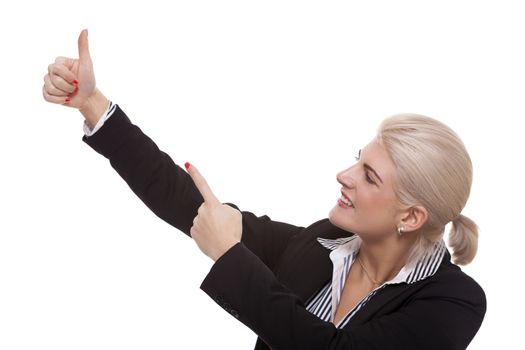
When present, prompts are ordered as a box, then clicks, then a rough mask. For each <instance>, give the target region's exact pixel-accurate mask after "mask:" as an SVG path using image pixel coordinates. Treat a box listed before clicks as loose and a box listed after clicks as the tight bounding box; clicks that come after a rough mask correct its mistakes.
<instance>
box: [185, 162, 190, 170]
mask: <svg viewBox="0 0 525 350" xmlns="http://www.w3.org/2000/svg"><path fill="white" fill-rule="evenodd" d="M184 166H185V167H186V170H188V169H189V168H190V163H188V162H186V163H184Z"/></svg>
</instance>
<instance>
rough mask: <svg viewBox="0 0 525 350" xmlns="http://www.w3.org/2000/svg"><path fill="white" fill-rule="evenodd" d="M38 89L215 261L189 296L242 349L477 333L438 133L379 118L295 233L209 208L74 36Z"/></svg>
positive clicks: (452, 343) (453, 189) (197, 184)
mask: <svg viewBox="0 0 525 350" xmlns="http://www.w3.org/2000/svg"><path fill="white" fill-rule="evenodd" d="M44 81H45V83H44V87H43V95H44V98H45V100H47V101H49V102H52V103H58V104H64V105H69V106H70V107H75V108H78V109H79V110H80V112H81V113H82V115H83V116H84V117H85V124H84V128H85V133H86V135H84V136H83V138H82V140H83V141H84V142H86V143H87V144H88V145H89V146H91V147H92V148H93V149H94V150H95V151H97V152H98V153H100V154H102V155H103V156H104V157H106V158H107V159H109V161H110V163H111V166H112V167H113V168H114V169H115V170H116V171H117V172H118V174H119V175H120V176H122V178H123V179H124V180H125V181H126V182H127V183H128V185H129V186H130V188H131V189H132V190H133V191H134V192H135V193H136V194H137V196H138V197H139V198H140V199H141V200H142V201H143V202H144V203H145V204H146V205H147V206H148V207H149V208H150V209H151V210H152V211H153V212H154V213H155V214H156V215H158V216H159V217H160V218H162V219H163V220H165V221H166V222H168V223H169V224H171V225H173V226H174V227H176V228H177V229H179V230H180V231H182V232H184V233H185V234H186V235H188V236H190V237H192V238H193V239H194V240H195V241H196V243H197V245H198V246H199V248H200V249H201V250H202V251H203V252H204V253H205V254H206V255H208V256H209V257H210V258H212V259H213V260H214V261H215V263H214V265H213V267H212V268H211V270H210V272H209V274H208V275H207V276H206V277H205V279H204V281H203V283H202V285H201V288H202V289H203V290H204V291H205V292H206V293H207V294H209V295H210V297H212V298H213V299H214V300H215V301H216V302H217V303H218V304H219V305H220V306H221V307H223V308H224V309H225V310H226V311H228V312H229V313H230V314H231V315H232V316H233V317H235V318H237V319H238V320H239V321H241V322H242V323H244V324H245V325H246V326H248V327H250V328H251V329H252V330H253V331H254V332H255V333H256V334H257V335H258V336H259V337H258V339H257V343H256V345H255V348H256V349H403V350H406V349H418V350H421V349H439V350H444V349H465V348H466V347H467V346H468V344H469V343H470V341H471V340H472V338H473V337H474V335H475V334H476V332H477V331H478V329H479V327H480V325H481V323H482V321H483V318H484V315H485V310H486V299H485V294H484V292H483V290H482V289H481V287H480V286H479V285H478V284H477V283H476V282H475V281H474V280H473V279H472V278H470V277H469V276H467V275H466V274H465V273H464V272H462V271H461V269H460V268H459V267H458V266H457V264H461V265H464V264H468V263H469V262H471V261H472V259H473V258H474V256H475V255H476V249H477V227H476V225H475V223H474V222H473V221H471V220H470V219H468V218H467V217H466V216H464V215H462V214H461V211H462V209H463V207H464V206H465V204H466V201H467V199H468V197H469V192H470V186H471V182H472V166H471V161H470V158H469V155H468V153H467V151H466V149H465V147H464V145H463V143H462V142H461V140H460V139H459V138H458V136H457V135H456V134H455V133H454V132H453V131H452V130H451V129H450V128H448V127H447V126H446V125H444V124H442V123H440V122H438V121H436V120H434V119H431V118H428V117H425V116H420V115H411V114H407V115H396V116H393V117H390V118H387V119H386V120H384V121H383V123H382V124H381V125H380V127H379V130H378V133H377V135H376V136H375V137H374V138H372V140H371V141H370V143H368V144H367V145H366V146H365V147H364V148H363V149H362V150H361V151H360V153H359V156H358V157H357V161H356V163H355V164H353V165H351V166H349V167H348V168H347V169H344V170H343V171H341V172H339V173H338V174H337V176H336V179H337V181H338V182H339V183H340V184H341V196H340V198H338V199H337V204H336V205H335V206H334V207H333V208H332V209H331V210H330V212H329V214H328V218H324V219H322V220H318V221H316V222H314V223H313V224H311V225H310V226H308V227H300V226H295V225H291V224H287V223H283V222H277V221H273V220H271V219H270V218H269V217H268V216H266V215H263V216H256V215H254V214H253V213H251V212H249V211H239V210H238V208H237V207H236V206H235V205H233V204H229V203H228V204H222V203H221V202H220V201H219V200H218V199H217V197H215V195H214V194H213V192H212V190H211V189H210V187H209V186H208V184H207V182H206V180H205V179H204V177H203V176H202V175H201V174H200V173H199V171H198V169H197V168H196V167H195V166H192V165H190V164H189V163H187V164H185V165H186V170H187V171H185V170H184V169H183V168H181V167H180V166H179V165H177V164H175V163H174V162H173V161H172V159H171V158H170V157H169V156H168V155H167V154H166V153H164V152H163V151H161V150H159V149H158V147H157V146H156V145H155V143H154V142H153V141H152V140H151V139H150V138H149V137H148V136H146V135H145V134H144V133H143V132H142V131H141V130H140V128H138V127H137V126H136V125H134V124H133V123H132V122H131V121H130V119H129V118H128V117H127V116H126V114H125V113H124V111H123V110H122V109H121V108H120V107H119V106H117V105H115V104H113V103H111V102H110V101H108V100H107V99H106V97H104V95H103V94H102V93H101V92H100V91H99V90H98V89H97V88H96V84H95V76H94V72H93V66H92V62H91V58H90V55H89V50H88V42H87V31H83V32H82V33H81V35H80V37H79V58H78V59H69V58H62V57H59V58H57V60H56V61H55V63H53V64H51V65H50V66H49V71H48V74H46V75H45V78H44ZM450 222H451V223H452V225H451V232H450V239H449V247H450V249H451V251H452V256H451V254H450V253H449V249H448V248H447V246H446V244H445V242H444V241H443V234H444V229H445V225H447V224H448V223H450Z"/></svg>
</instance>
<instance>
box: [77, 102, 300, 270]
mask: <svg viewBox="0 0 525 350" xmlns="http://www.w3.org/2000/svg"><path fill="white" fill-rule="evenodd" d="M82 141H84V142H85V143H86V144H88V145H89V146H90V147H91V148H93V149H94V150H95V151H96V152H98V153H99V154H101V155H103V156H104V157H105V158H107V159H108V160H109V162H110V164H111V166H112V167H113V169H115V171H116V172H117V173H118V174H119V175H120V176H121V177H122V179H124V181H126V183H127V184H128V186H129V187H130V188H131V190H132V191H133V192H134V193H135V194H136V195H137V196H138V197H139V198H140V200H141V201H142V202H144V204H145V205H146V206H147V207H148V208H149V209H150V210H151V211H153V213H155V215H157V216H158V217H159V218H161V219H162V220H164V221H165V222H167V223H168V224H170V225H172V226H174V227H175V228H177V229H179V230H180V231H182V232H184V233H185V234H186V235H187V236H190V228H191V226H193V219H194V218H195V216H196V215H197V213H198V209H199V207H200V205H201V204H202V202H203V201H204V199H203V197H202V195H201V194H200V192H199V190H198V189H197V187H196V186H195V184H194V182H193V179H192V178H191V177H190V175H189V174H188V173H187V172H186V170H185V169H183V168H181V167H180V166H179V165H177V164H175V162H174V161H173V160H172V159H171V157H170V156H169V155H168V154H167V153H165V152H163V151H162V150H160V149H159V148H158V147H157V145H156V144H155V142H153V140H152V139H151V138H149V137H148V136H147V135H146V134H144V133H143V132H142V130H141V129H140V128H139V127H138V126H136V125H134V124H133V123H132V122H131V120H130V119H129V118H128V117H127V115H126V114H125V113H124V111H123V110H122V109H121V108H120V107H119V106H118V105H117V106H116V110H115V112H114V113H113V115H112V116H111V118H109V119H108V120H107V121H106V122H105V123H104V125H103V126H102V127H101V128H100V129H99V130H98V131H97V132H96V133H95V134H93V135H92V136H89V137H88V136H86V135H84V136H83V137H82ZM225 204H228V205H230V206H232V207H234V208H236V209H239V208H238V207H237V206H236V205H235V204H232V203H225ZM241 213H242V220H243V235H242V242H243V243H245V245H246V246H247V247H249V249H251V250H252V251H253V252H254V254H256V255H257V256H258V257H259V258H260V259H261V260H262V261H263V262H264V263H265V264H267V265H268V267H270V268H273V267H274V266H275V265H276V262H277V261H278V259H279V257H280V255H281V253H282V251H283V250H284V248H285V247H286V245H287V243H288V241H289V239H290V238H291V237H292V236H294V235H296V234H298V233H300V232H301V231H302V230H303V229H304V227H301V226H294V225H290V224H286V223H283V222H279V221H273V220H271V219H270V218H269V217H268V216H267V215H263V216H256V215H255V214H253V213H251V212H248V211H241ZM190 237H191V236H190Z"/></svg>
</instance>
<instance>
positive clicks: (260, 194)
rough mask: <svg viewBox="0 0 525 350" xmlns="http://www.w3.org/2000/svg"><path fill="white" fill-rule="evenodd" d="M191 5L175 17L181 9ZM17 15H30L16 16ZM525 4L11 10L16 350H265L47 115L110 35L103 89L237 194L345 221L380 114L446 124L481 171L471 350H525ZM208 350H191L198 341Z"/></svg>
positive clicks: (5, 145) (199, 260)
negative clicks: (477, 324) (344, 209)
mask: <svg viewBox="0 0 525 350" xmlns="http://www.w3.org/2000/svg"><path fill="white" fill-rule="evenodd" d="M168 3H169V5H168ZM7 4H9V5H7ZM520 5H521V4H520V2H519V1H502V0H497V1H457V0H456V1H433V2H430V1H366V2H357V1H353V2H352V1H305V0H302V1H284V0H279V1H273V0H272V1H269V0H266V1H257V2H255V1H246V0H244V1H231V0H223V1H171V2H167V1H166V2H161V1H156V0H150V1H147V2H144V1H140V2H136V3H134V2H132V1H127V2H122V3H118V2H111V1H83V2H73V1H69V2H68V1H54V0H48V1H32V2H27V1H26V2H24V1H17V2H3V3H2V5H0V44H1V48H2V49H1V54H0V73H1V74H0V78H1V84H0V99H1V100H0V101H1V107H2V112H1V114H0V118H1V124H0V126H1V137H0V159H1V172H0V180H1V181H0V195H1V197H0V198H1V202H0V205H1V211H0V218H1V220H0V348H1V349H179V348H190V347H191V348H196V349H209V348H214V349H251V348H253V345H254V343H255V338H256V337H255V334H254V333H253V332H252V331H251V330H249V329H248V328H246V327H245V326H244V325H243V324H241V323H239V322H238V321H237V320H235V319H234V318H233V317H231V316H230V315H229V314H227V313H226V312H225V311H224V310H223V309H222V308H220V307H219V306H218V305H217V304H216V303H215V302H214V301H213V300H212V299H210V298H209V297H208V296H207V295H206V294H205V293H204V292H202V291H201V290H200V289H199V286H200V283H201V281H202V280H203V279H204V277H205V275H206V274H207V272H208V271H209V269H210V267H211V266H212V261H211V260H210V259H208V258H207V257H206V256H204V255H203V254H202V253H201V252H200V250H199V249H198V248H197V246H196V245H195V244H194V242H193V241H192V240H191V239H189V238H187V237H185V236H184V235H183V234H182V233H181V232H180V231H177V230H176V229H174V228H172V227H171V226H169V225H168V224H166V223H165V222H163V221H162V220H160V219H159V218H157V217H156V216H155V215H154V214H153V213H151V212H150V211H149V210H148V209H147V207H145V206H144V205H143V204H142V202H141V201H140V200H139V199H138V198H137V197H136V196H135V195H134V194H133V193H132V192H131V190H130V189H129V188H128V186H127V185H126V183H125V182H124V181H123V180H122V179H121V178H120V177H119V176H118V174H117V173H116V172H115V171H114V170H113V169H112V168H111V167H110V165H109V162H108V161H107V160H106V159H105V158H103V157H102V156H100V155H99V154H97V153H96V152H95V151H93V150H92V149H91V148H90V147H89V146H87V145H86V144H85V143H84V142H82V140H81V138H82V135H83V132H82V117H81V115H80V114H79V113H78V112H77V111H75V110H73V109H70V108H66V107H61V106H58V105H50V104H47V103H46V102H45V101H44V100H43V98H42V96H41V87H42V84H43V80H42V78H43V76H44V75H45V73H46V70H47V66H48V64H49V63H51V62H53V61H54V59H55V57H56V56H59V55H65V56H72V57H76V55H77V46H76V42H77V41H76V40H77V36H78V34H79V33H80V31H81V29H83V28H89V39H90V47H91V54H92V57H93V60H94V63H95V70H96V75H97V83H98V86H99V88H100V89H101V90H102V91H103V92H104V93H105V94H106V95H107V96H108V97H109V98H110V99H112V100H113V101H114V102H117V103H119V104H120V105H121V106H122V108H123V109H124V110H125V111H126V112H127V114H128V116H129V117H130V118H131V120H132V121H133V122H134V123H135V124H137V125H139V126H140V127H141V129H142V130H143V131H144V132H145V133H146V134H147V135H149V136H150V137H151V138H152V139H153V140H154V141H155V142H156V143H157V145H158V146H159V147H160V148H161V149H162V150H164V151H166V152H167V153H169V154H170V155H171V157H172V158H173V160H174V161H175V162H176V163H178V164H181V165H182V164H183V163H184V162H185V161H190V162H192V163H194V164H195V165H196V166H198V167H199V168H200V170H201V172H202V173H203V174H204V175H205V176H206V178H207V179H208V182H209V184H210V186H211V187H212V189H213V190H214V192H215V194H216V195H217V196H218V198H219V199H220V200H221V201H222V202H232V203H235V204H237V205H238V206H239V207H240V208H241V210H248V211H252V212H254V213H256V214H258V215H263V214H267V215H269V216H270V217H271V218H273V219H275V220H280V221H286V222H290V223H294V224H297V225H303V226H306V225H309V224H311V223H312V222H314V221H316V220H318V219H321V218H324V217H326V216H327V215H328V212H329V210H330V209H331V208H332V207H333V206H334V205H335V203H336V200H337V198H338V197H339V194H340V193H339V189H340V185H339V184H338V183H337V182H336V181H335V175H336V173H337V172H338V171H340V170H342V169H344V168H345V167H347V166H349V165H350V164H352V162H353V161H354V156H355V154H356V152H357V150H358V149H359V148H361V147H363V146H364V145H365V144H366V143H367V142H368V141H369V140H370V139H371V138H372V137H373V136H374V133H375V130H376V128H377V126H378V125H379V123H380V121H381V120H382V119H383V118H385V117H387V116H389V115H391V114H395V113H400V112H415V113H421V114H426V115H429V116H432V117H435V118H437V119H440V120H442V121H444V122H445V123H447V124H448V125H450V126H451V127H452V128H453V129H454V130H455V131H456V132H457V133H458V134H459V135H460V136H461V137H462V139H463V141H464V143H465V144H466V146H467V149H468V150H469V151H470V155H471V157H472V160H473V163H474V183H473V187H472V192H471V197H470V200H469V202H468V204H467V206H466V207H465V210H464V212H463V213H464V214H466V215H467V216H470V217H471V218H472V219H474V220H475V221H476V222H477V223H478V225H479V226H480V229H481V231H480V246H479V253H478V256H477V258H476V259H475V260H474V262H473V263H472V264H471V265H469V266H467V267H465V268H464V270H465V271H466V272H467V273H468V274H470V275H471V276H472V277H473V278H475V279H476V280H477V281H478V282H479V283H480V284H481V286H482V287H483V288H484V290H485V292H486V294H487V299H488V310H487V314H486V317H485V321H484V323H483V325H482V327H481V329H480V331H479V333H478V334H477V336H476V337H475V339H474V340H473V342H472V343H471V346H470V347H469V349H494V348H496V347H497V348H499V349H517V348H523V345H522V343H523V342H522V340H521V338H522V334H521V327H520V326H519V324H520V322H517V321H516V319H518V320H521V318H522V315H523V313H524V312H525V309H524V307H523V302H522V289H521V288H522V286H523V282H522V275H523V272H522V269H521V267H522V266H523V263H522V261H523V258H522V254H523V249H522V244H523V234H524V233H525V232H524V230H523V227H522V217H523V215H522V209H523V204H522V200H523V196H524V194H525V193H524V186H523V175H524V173H523V167H522V165H521V162H522V160H523V151H524V149H525V148H524V146H525V143H524V141H523V132H522V129H521V127H522V125H523V123H522V119H523V116H524V112H525V105H524V103H523V102H524V97H523V95H524V94H523V93H524V81H525V63H524V62H525V54H524V51H523V45H524V44H523V42H524V40H523V37H524V35H523V33H525V21H524V20H523V18H524V17H525V16H524V15H525V14H524V11H523V10H522V9H521V7H520ZM190 344H191V345H190Z"/></svg>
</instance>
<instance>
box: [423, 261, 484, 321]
mask: <svg viewBox="0 0 525 350" xmlns="http://www.w3.org/2000/svg"><path fill="white" fill-rule="evenodd" d="M418 284H419V288H418V286H416V285H418ZM414 287H415V288H414V289H416V290H417V297H416V299H436V300H442V301H445V300H446V301H450V302H453V303H457V304H458V305H463V306H464V307H467V308H469V309H470V310H471V311H473V312H474V313H475V314H477V315H478V316H479V317H481V319H483V317H484V315H485V312H486V308H487V300H486V295H485V292H484V290H483V288H482V287H481V286H480V285H479V283H478V282H477V281H476V280H474V279H473V278H472V277H471V276H469V275H468V274H466V273H465V272H464V271H462V270H461V268H460V267H459V266H457V265H455V264H453V263H452V262H451V261H450V254H449V253H448V251H447V252H446V254H445V256H444V257H443V260H442V262H441V265H440V267H439V269H438V270H437V271H436V273H435V274H434V275H433V276H431V277H429V278H427V279H425V280H422V281H420V282H416V283H415V284H414Z"/></svg>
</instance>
